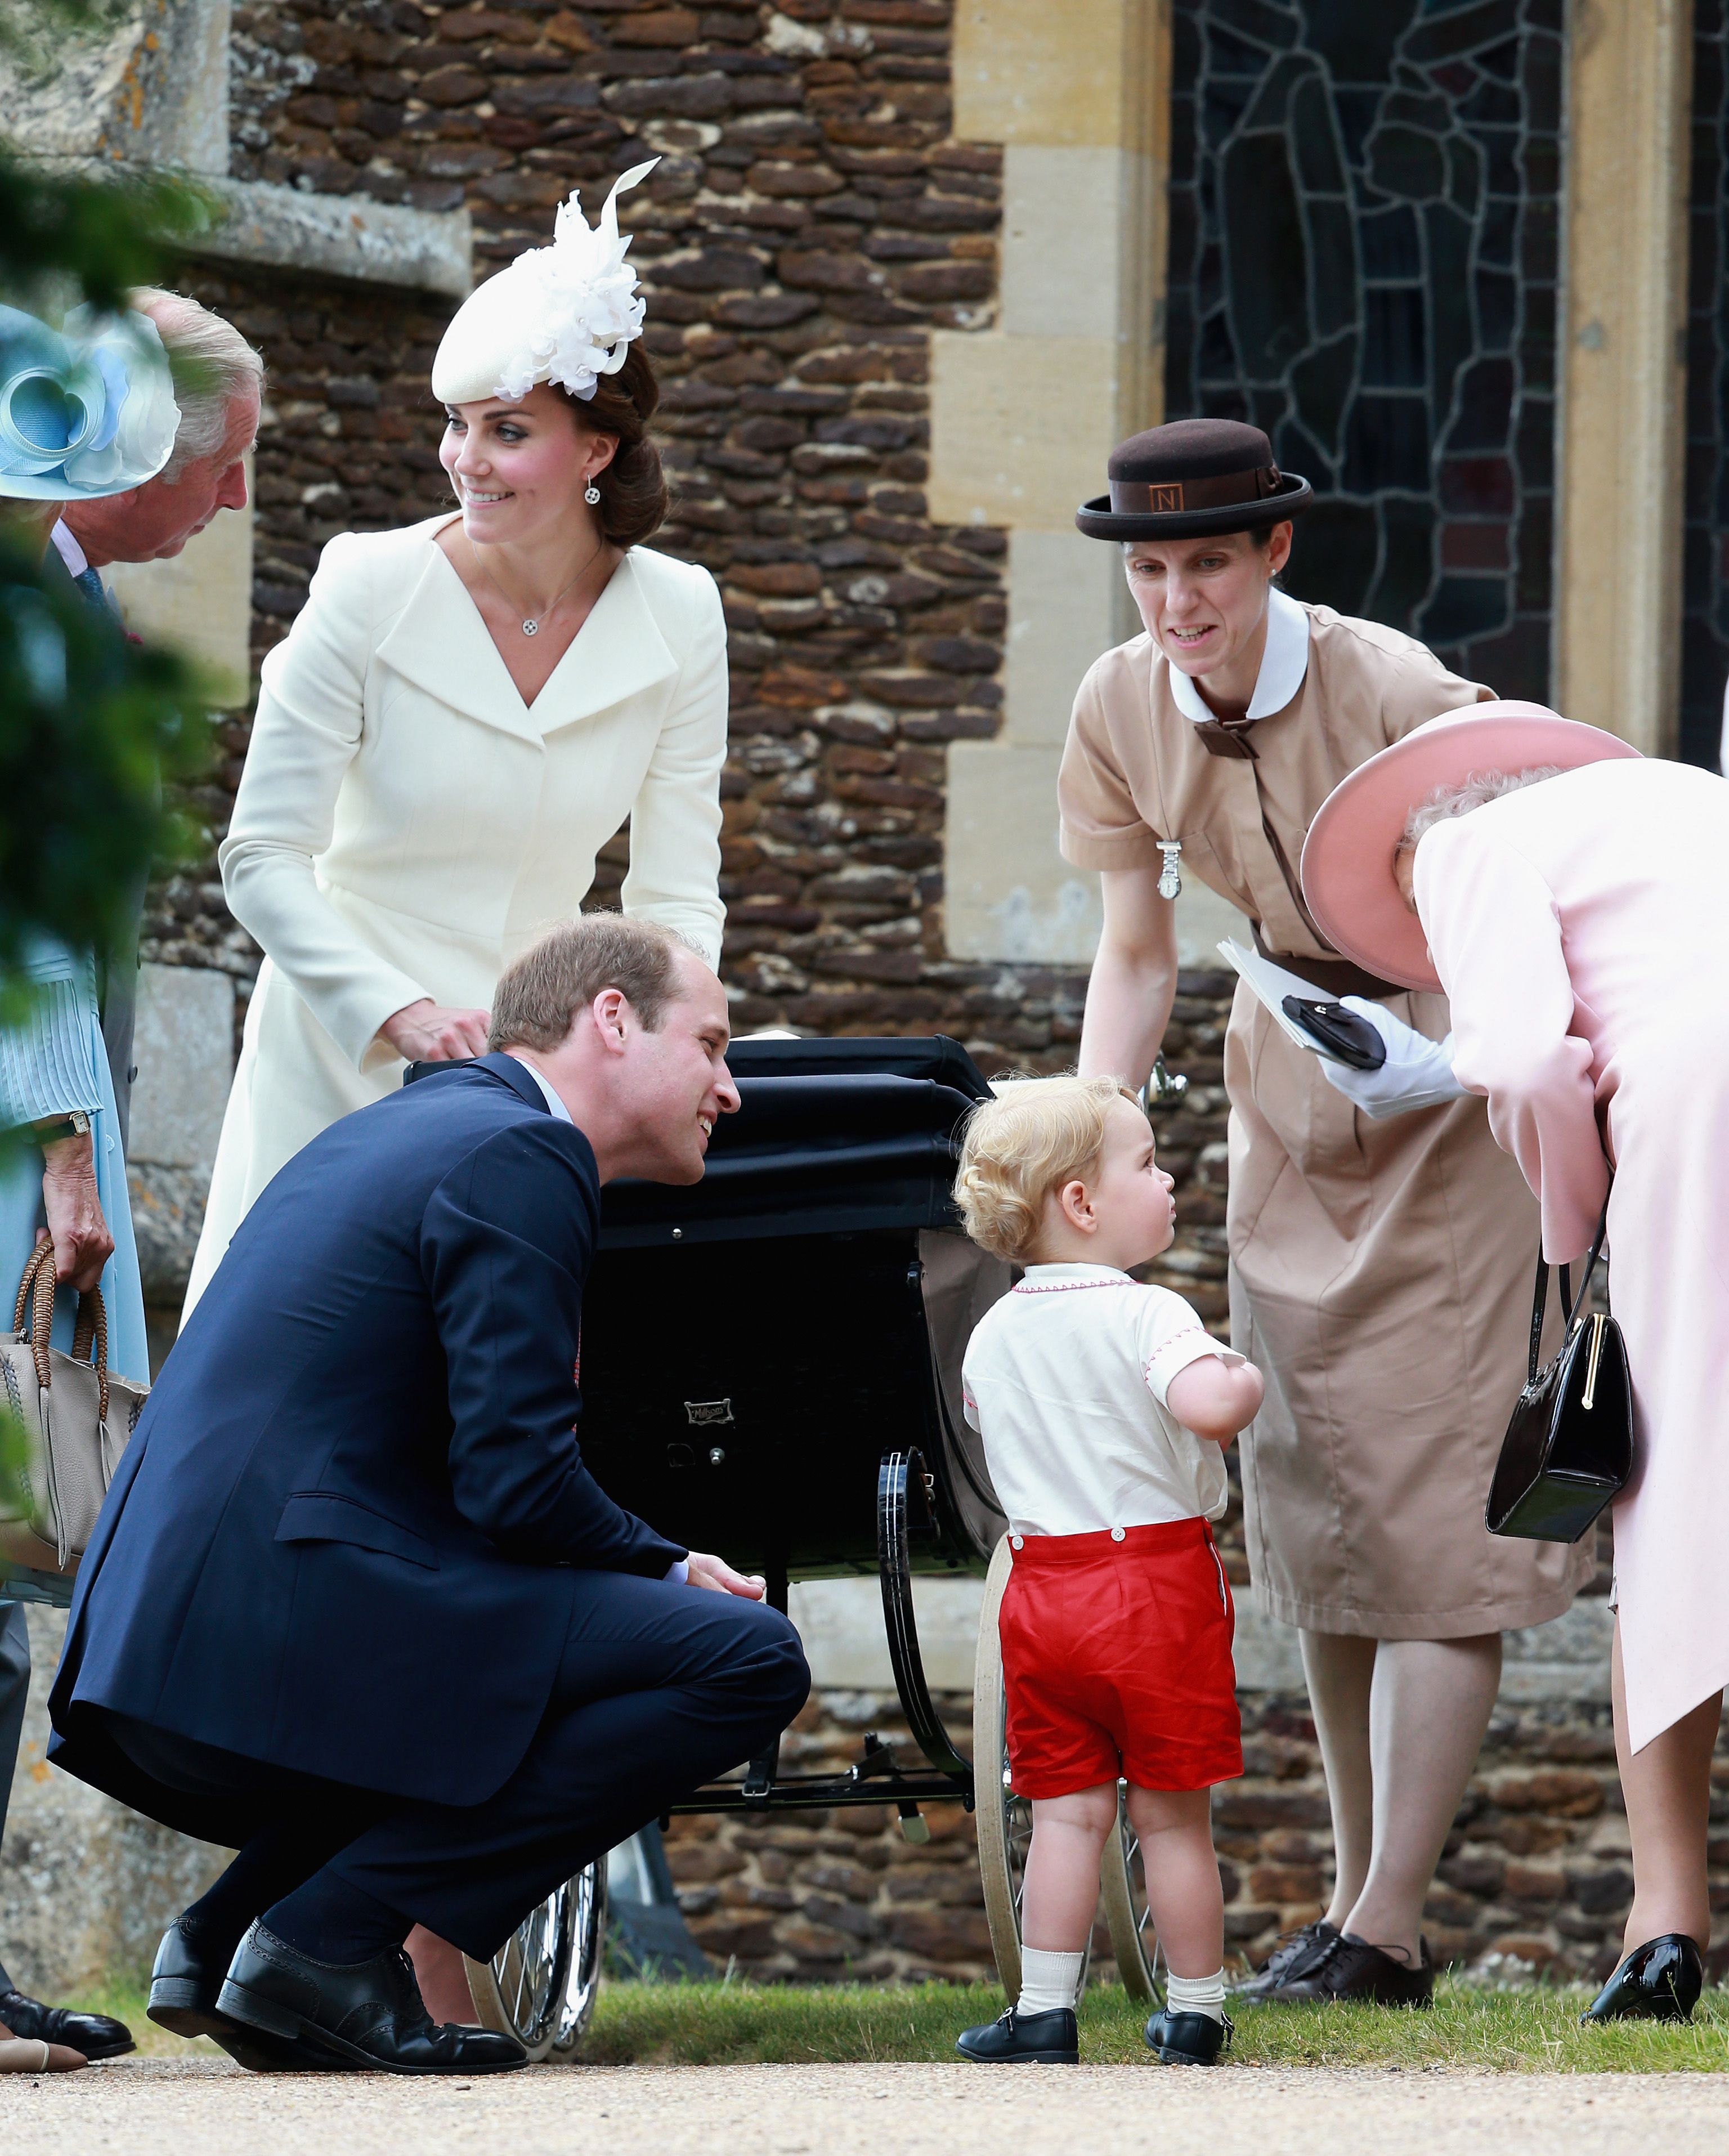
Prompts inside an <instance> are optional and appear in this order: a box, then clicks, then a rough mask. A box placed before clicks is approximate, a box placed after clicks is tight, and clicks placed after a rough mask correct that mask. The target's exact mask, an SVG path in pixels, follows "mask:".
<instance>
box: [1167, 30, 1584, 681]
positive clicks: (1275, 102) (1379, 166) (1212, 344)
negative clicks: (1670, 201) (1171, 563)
mask: <svg viewBox="0 0 1729 2156" xmlns="http://www.w3.org/2000/svg"><path fill="white" fill-rule="evenodd" d="M1561 14H1562V0H1464V4H1458V0H1453V4H1449V0H1177V5H1176V9H1175V17H1174V35H1175V52H1174V56H1173V58H1174V69H1173V96H1172V155H1171V238H1170V266H1169V284H1168V319H1167V372H1166V411H1167V416H1169V417H1170V418H1181V417H1183V416H1184V415H1186V414H1188V413H1213V414H1217V415H1220V416H1224V417H1229V418H1241V419H1249V420H1251V421H1253V422H1254V423H1255V424H1257V425H1259V426H1261V427H1264V428H1265V429H1266V430H1267V433H1268V434H1270V436H1271V438H1272V441H1273V450H1274V454H1275V457H1276V458H1277V459H1278V461H1279V462H1280V465H1285V466H1286V467H1287V468H1288V469H1290V470H1293V471H1298V472H1301V473H1302V474H1303V475H1305V476H1306V478H1308V479H1309V480H1311V482H1312V483H1313V485H1314V487H1315V490H1316V496H1317V500H1316V505H1315V506H1314V508H1313V509H1312V510H1311V511H1310V512H1309V514H1308V516H1306V517H1305V518H1304V519H1303V521H1302V522H1301V525H1300V526H1299V527H1298V532H1297V544H1296V549H1295V553H1294V555H1293V557H1292V560H1291V565H1290V569H1289V570H1288V571H1287V572H1286V576H1285V583H1286V584H1287V585H1288V586H1289V588H1290V590H1291V591H1292V593H1294V594H1295V596H1296V597H1298V598H1306V599H1311V600H1314V601H1318V602H1321V603H1325V604H1326V605H1329V606H1334V607H1337V608H1339V609H1340V610H1341V611H1342V612H1343V613H1356V614H1362V615H1367V616H1368V617H1369V618H1370V619H1373V620H1377V621H1383V622H1386V623H1388V624H1390V625H1391V626H1392V627H1393V628H1396V629H1404V630H1406V631H1408V633H1409V634H1413V635H1415V636H1419V637H1421V638H1422V639H1423V640H1424V643H1426V644H1430V645H1432V646H1433V647H1434V649H1435V650H1436V651H1437V652H1439V654H1441V655H1442V657H1443V658H1444V659H1445V660H1447V661H1448V663H1449V664H1450V665H1454V666H1455V667H1456V668H1458V669H1459V670H1460V671H1461V672H1464V673H1466V674H1469V675H1473V676H1475V678H1477V679H1479V680H1485V681H1487V682H1488V683H1489V684H1490V685H1491V686H1492V687H1494V688H1496V690H1499V691H1500V692H1501V694H1502V695H1503V696H1536V697H1547V694H1548V688H1549V609H1550V595H1551V583H1552V537H1553V500H1554V497H1553V468H1554V384H1555V363H1556V362H1555V318H1556V287H1557V268H1558V254H1559V228H1560V207H1561V205H1560V186H1561V176H1560V129H1561V93H1562V46H1561V34H1560V33H1561Z"/></svg>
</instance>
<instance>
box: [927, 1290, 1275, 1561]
mask: <svg viewBox="0 0 1729 2156" xmlns="http://www.w3.org/2000/svg"><path fill="white" fill-rule="evenodd" d="M1203 1355H1217V1356H1218V1357H1219V1359H1220V1360H1221V1361H1222V1362H1224V1363H1240V1362H1241V1361H1242V1360H1243V1358H1242V1357H1241V1356H1240V1355H1239V1354H1236V1353H1234V1352H1233V1351H1232V1350H1231V1349H1230V1348H1229V1347H1224V1345H1223V1344H1222V1343H1221V1342H1219V1341H1217V1340H1215V1339H1213V1337H1212V1336H1211V1334H1210V1333H1208V1332H1207V1331H1206V1330H1205V1328H1204V1327H1203V1325H1202V1323H1201V1321H1200V1319H1199V1318H1198V1317H1196V1316H1195V1313H1194V1312H1193V1310H1191V1309H1190V1307H1189V1306H1188V1304H1187V1303H1186V1302H1185V1301H1183V1297H1182V1296H1180V1295H1172V1293H1171V1291H1170V1290H1169V1289H1168V1288H1162V1287H1142V1286H1141V1284H1140V1283H1139V1282H1138V1281H1132V1280H1131V1279H1130V1278H1129V1276H1128V1275H1127V1274H1126V1273H1121V1272H1118V1271H1116V1270H1115V1268H1114V1267H1112V1266H1110V1265H1029V1266H1028V1268H1027V1272H1026V1277H1025V1278H1024V1280H1023V1281H1020V1282H1019V1283H1018V1286H1015V1287H1013V1289H1011V1290H1010V1291H1009V1292H1008V1294H1007V1295H1005V1296H1003V1298H1002V1300H1001V1301H998V1302H997V1303H994V1304H993V1306H991V1308H990V1309H989V1310H988V1311H987V1312H985V1315H984V1316H983V1317H982V1318H981V1319H980V1320H979V1322H978V1324H977V1327H975V1328H974V1331H973V1334H972V1340H971V1341H970V1342H968V1344H967V1356H966V1360H965V1362H964V1363H962V1391H963V1394H964V1398H965V1401H966V1411H967V1421H968V1422H969V1423H970V1424H972V1427H973V1429H974V1430H977V1431H978V1432H979V1434H980V1435H981V1436H982V1437H983V1440H984V1452H985V1460H986V1464H987V1465H988V1467H989V1468H990V1471H991V1480H992V1481H993V1482H994V1483H995V1485H996V1486H997V1495H998V1498H999V1499H1000V1500H1001V1502H1002V1506H1003V1511H1004V1512H1006V1513H1007V1514H1008V1522H1009V1526H1010V1527H1011V1529H1012V1530H1013V1532H1015V1533H1016V1534H1022V1535H1087V1534H1096V1533H1099V1532H1101V1531H1104V1530H1108V1529H1110V1528H1112V1527H1147V1526H1150V1525H1153V1524H1156V1523H1158V1522H1165V1521H1170V1520H1193V1519H1195V1518H1198V1517H1199V1518H1206V1519H1209V1520H1216V1519H1217V1518H1218V1517H1219V1515H1220V1513H1222V1512H1224V1508H1225V1505H1226V1502H1227V1500H1228V1497H1229V1483H1228V1481H1227V1478H1226V1475H1225V1471H1224V1451H1223V1450H1222V1448H1221V1447H1220V1446H1219V1445H1215V1444H1214V1443H1213V1441H1212V1440H1211V1439H1210V1438H1203V1437H1197V1436H1196V1435H1195V1434H1194V1432H1193V1430H1186V1429H1185V1428H1184V1427H1183V1424H1181V1423H1180V1422H1178V1421H1177V1418H1176V1417H1175V1416H1174V1415H1173V1414H1172V1413H1171V1411H1170V1409H1169V1408H1168V1407H1167V1405H1166V1404H1165V1392H1166V1388H1167V1386H1168V1385H1169V1384H1170V1382H1171V1380H1172V1378H1174V1377H1175V1376H1176V1375H1177V1372H1178V1371H1179V1370H1184V1369H1187V1368H1188V1365H1189V1364H1190V1363H1193V1362H1197V1361H1198V1360H1199V1358H1201V1357H1202V1356H1203Z"/></svg>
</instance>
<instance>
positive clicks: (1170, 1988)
mask: <svg viewBox="0 0 1729 2156" xmlns="http://www.w3.org/2000/svg"><path fill="white" fill-rule="evenodd" d="M1024 1958H1025V1957H1024V1956H1023V1959H1024ZM1165 2005H1166V2008H1167V2010H1168V2011H1169V2012H1171V2013H1172V2014H1204V2015H1206V2017H1207V2019H1208V2020H1209V2021H1223V2020H1224V1970H1223V1969H1220V1970H1219V1974H1218V1975H1217V1976H1167V1978H1166V1979H1165Z"/></svg>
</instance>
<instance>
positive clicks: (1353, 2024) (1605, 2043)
mask: <svg viewBox="0 0 1729 2156" xmlns="http://www.w3.org/2000/svg"><path fill="white" fill-rule="evenodd" d="M144 1997H145V1994H144V1992H143V1990H142V1989H141V1988H136V1987H122V1988H115V1989H110V1991H109V1992H108V1993H107V1994H106V1995H105V1996H103V1997H100V1998H97V1997H86V1996H85V1995H83V1994H80V1999H79V2001H78V2003H79V2004H80V2005H88V2006H90V2007H94V2008H96V2009H97V2010H100V2011H102V2012H105V2013H110V2014H118V2015H120V2016H121V2019H122V2020H125V2021H126V2022H128V2023H129V2024H130V2025H131V2029H132V2031H133V2034H134V2035H136V2037H137V2038H138V2040H139V2049H140V2051H143V2052H145V2053H146V2054H152V2055H155V2056H185V2055H186V2054H187V2052H188V2051H204V2052H213V2051H214V2049H215V2047H214V2046H212V2045H209V2044H208V2043H203V2042H200V2043H198V2044H197V2045H192V2046H188V2045H186V2044H182V2043H181V2042H180V2041H179V2040H177V2038H175V2037H173V2036H171V2035H168V2034H167V2031H166V2030H161V2029H158V2028H156V2026H155V2025H153V2024H152V2023H151V2022H150V2021H147V2020H146V2019H145V2016H144ZM1589 1998H1590V1994H1589V1993H1588V1991H1585V1990H1583V1989H1567V1990H1562V1989H1551V1988H1547V1987H1539V1988H1537V1989H1534V1990H1530V1991H1501V1992H1490V1991H1476V1990H1471V1989H1467V1988H1466V1987H1465V1986H1464V1985H1462V1984H1452V1983H1450V1982H1447V1981H1443V1983H1442V1984H1441V1985H1440V1987H1439V1991H1438V1994H1437V1996H1436V2000H1435V2004H1434V2008H1433V2009H1432V2010H1430V2011H1429V2012H1428V2013H1420V2014H1413V2013H1406V2012H1386V2011H1383V2010H1379V2009H1377V2008H1375V2007H1370V2006H1330V2007H1276V2006H1261V2007H1252V2006H1251V2007H1245V2008H1244V2009H1243V2010H1240V2011H1239V2013H1238V2014H1237V2015H1234V2017H1233V2018H1234V2020H1235V2021H1236V2024H1237V2034H1236V2040H1235V2043H1234V2046H1233V2047H1232V2050H1231V2052H1230V2059H1231V2061H1232V2062H1233V2063H1234V2064H1235V2065H1238V2066H1283V2067H1301V2066H1331V2067H1341V2066H1370V2067H1373V2066H1379V2067H1383V2068H1388V2067H1399V2068H1404V2069H1408V2070H1411V2071H1421V2070H1423V2069H1424V2068H1435V2067H1446V2066H1452V2067H1469V2068H1474V2069H1475V2070H1476V2071H1479V2072H1482V2071H1489V2072H1493V2073H1581V2072H1593V2073H1602V2072H1614V2073H1678V2072H1691V2073H1699V2072H1706V2073H1722V2072H1725V2071H1729V1991H1725V1990H1713V1991H1707V1992H1706V1994H1705V1997H1704V1998H1703V1999H1701V2002H1700V2004H1699V2005H1698V2007H1697V2008H1696V2010H1695V2012H1694V2016H1693V2020H1691V2023H1689V2024H1687V2025H1684V2026H1680V2027H1677V2026H1674V2025H1668V2026H1659V2025H1655V2024H1651V2023H1639V2022H1632V2023H1624V2024H1623V2025H1620V2026H1619V2027H1614V2028H1608V2029H1582V2028H1581V2027H1580V2026H1579V2022H1578V2017H1579V2013H1580V2010H1581V2009H1582V2008H1583V2006H1584V2005H1586V2004H1587V2003H1588V2000H1589ZM1002 2008H1003V1995H1002V1994H1001V1993H1000V1992H999V1991H998V1990H997V1989H995V1987H994V1986H991V1985H984V1984H975V1985H970V1986H969V1985H965V1984H918V1985H902V1986H898V1987H897V1986H877V1985H868V1984H835V1985H830V1986H827V1987H824V1988H823V1989H811V1990H799V1989H793V1988H791V1987H790V1986H780V1985H772V1986H763V1987H758V1986H757V1985H754V1984H737V1983H734V1984H608V1985H607V1986H606V1987H605V1989H603V1991H602V1993H601V1996H600V2003H599V2005H598V2008H597V2010H596V2012H595V2017H594V2024H593V2028H592V2029H591V2030H590V2032H589V2036H588V2041H587V2046H586V2047H585V2050H584V2053H583V2056H584V2058H585V2060H586V2061H587V2062H588V2063H590V2064H592V2065H596V2066H744V2065H752V2064H755V2063H757V2062H758V2061H762V2062H766V2063H772V2064H788V2063H792V2064H799V2063H813V2062H818V2061H823V2062H828V2061H851V2060H858V2061H880V2060H890V2059H913V2060H917V2059H930V2060H941V2061H953V2059H954V2057H955V2051H954V2040H955V2036H956V2034H957V2031H959V2030H962V2029H963V2028H965V2027H966V2026H967V2025H968V2023H970V2022H974V2021H988V2020H993V2019H994V2018H995V2016H996V2015H998V2014H999V2013H1000V2012H1001V2011H1002ZM1145 2019H1146V2010H1145V2009H1144V2008H1143V2007H1142V2006H1141V2005H1139V2004H1138V2003H1137V2002H1136V2001H1134V2000H1131V1999H1130V1998H1129V1997H1128V1996H1127V1995H1126V1993H1124V1992H1123V1991H1122V1990H1121V1989H1119V1988H1118V1987H1116V1985H1103V1986H1100V1987H1098V1988H1096V1989H1092V1990H1090V1991H1089V1992H1088V1993H1087V1994H1086V1996H1085V2001H1084V2002H1083V2005H1082V2007H1081V2015H1080V2056H1081V2057H1082V2059H1083V2060H1084V2061H1086V2062H1088V2063H1089V2064H1094V2065H1111V2064H1116V2065H1126V2066H1152V2064H1153V2063H1154V2061H1153V2060H1152V2055H1151V2053H1150V2052H1148V2051H1147V2047H1146V2046H1145V2045H1144V2044H1143V2043H1142V2038H1141V2028H1142V2022H1143V2021H1144V2020H1145Z"/></svg>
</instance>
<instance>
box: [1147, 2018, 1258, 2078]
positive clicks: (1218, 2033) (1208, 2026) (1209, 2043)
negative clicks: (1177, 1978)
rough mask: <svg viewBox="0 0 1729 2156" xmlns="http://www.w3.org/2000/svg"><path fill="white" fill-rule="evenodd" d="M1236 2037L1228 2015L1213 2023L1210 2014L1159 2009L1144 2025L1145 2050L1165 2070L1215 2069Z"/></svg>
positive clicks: (1233, 2025) (1233, 2023)
mask: <svg viewBox="0 0 1729 2156" xmlns="http://www.w3.org/2000/svg"><path fill="white" fill-rule="evenodd" d="M1236 2033H1237V2025H1236V2023H1235V2022H1234V2021H1233V2020H1231V2018H1230V2016H1229V2015H1228V2014H1227V2015H1225V2016H1224V2019H1223V2020H1219V2021H1215V2020H1213V2016H1212V2015H1210V2014H1173V2013H1172V2011H1171V2010H1170V2009H1169V2008H1168V2007H1167V2006H1162V2007H1160V2009H1159V2010H1158V2012H1157V2014H1155V2015H1153V2017H1152V2020H1150V2021H1149V2022H1148V2023H1147V2030H1146V2035H1147V2049H1148V2051H1152V2053H1153V2054H1154V2055H1155V2056H1157V2058H1158V2059H1159V2060H1160V2061H1161V2062H1162V2064H1163V2065H1165V2066H1217V2065H1218V2064H1219V2054H1220V2053H1221V2052H1222V2051H1229V2049H1230V2047H1231V2038H1232V2037H1233V2036H1234V2035H1235V2034H1236Z"/></svg>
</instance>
